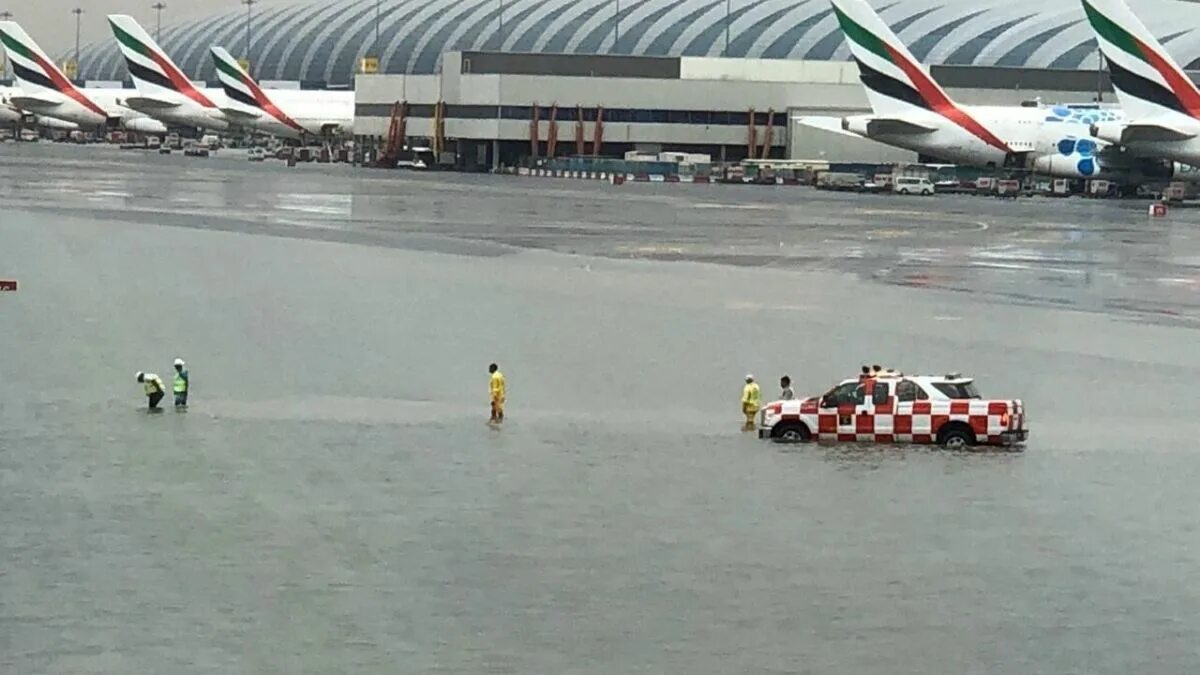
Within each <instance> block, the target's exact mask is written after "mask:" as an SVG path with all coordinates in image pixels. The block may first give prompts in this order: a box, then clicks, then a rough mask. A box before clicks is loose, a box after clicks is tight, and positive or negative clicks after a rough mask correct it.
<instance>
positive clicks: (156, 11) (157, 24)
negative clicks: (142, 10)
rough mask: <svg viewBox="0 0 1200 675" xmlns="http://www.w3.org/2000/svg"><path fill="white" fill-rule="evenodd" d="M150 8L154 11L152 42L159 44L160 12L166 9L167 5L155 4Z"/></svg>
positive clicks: (160, 29) (160, 30)
mask: <svg viewBox="0 0 1200 675" xmlns="http://www.w3.org/2000/svg"><path fill="white" fill-rule="evenodd" d="M150 8H151V9H153V10H154V14H155V16H154V41H155V42H158V43H160V44H161V43H162V11H163V10H164V9H166V8H167V3H165V2H156V3H154V4H153V5H150Z"/></svg>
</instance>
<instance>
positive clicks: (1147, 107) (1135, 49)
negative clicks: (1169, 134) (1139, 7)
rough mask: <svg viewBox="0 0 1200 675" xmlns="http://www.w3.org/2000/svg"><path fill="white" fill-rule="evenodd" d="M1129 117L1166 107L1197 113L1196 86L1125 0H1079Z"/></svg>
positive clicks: (1199, 108) (1190, 114)
mask: <svg viewBox="0 0 1200 675" xmlns="http://www.w3.org/2000/svg"><path fill="white" fill-rule="evenodd" d="M1082 2H1083V10H1084V12H1085V13H1086V14H1087V18H1088V22H1089V23H1090V24H1091V26H1092V30H1093V32H1095V33H1096V39H1097V40H1099V42H1100V50H1101V52H1102V53H1103V54H1104V58H1105V60H1106V61H1107V62H1108V69H1109V73H1111V75H1112V82H1113V88H1115V89H1116V90H1117V95H1118V97H1119V98H1120V99H1121V106H1122V107H1123V108H1124V109H1125V113H1126V114H1127V115H1128V116H1129V117H1130V118H1146V117H1155V116H1158V117H1162V116H1164V115H1169V114H1170V113H1171V112H1175V113H1179V114H1181V115H1186V116H1188V117H1193V118H1198V119H1200V91H1198V90H1197V88H1196V85H1195V84H1193V83H1192V81H1191V79H1189V78H1188V76H1187V75H1185V74H1184V72H1183V69H1182V68H1180V67H1179V64H1177V63H1175V60H1174V59H1172V58H1171V56H1170V55H1169V54H1168V53H1167V50H1165V49H1163V46H1162V44H1160V43H1159V42H1158V40H1156V39H1155V38H1154V36H1153V35H1152V34H1151V33H1150V31H1149V30H1147V28H1146V26H1145V24H1143V23H1142V22H1141V20H1140V19H1138V18H1137V15H1136V14H1134V13H1133V11H1132V10H1130V9H1129V6H1128V5H1127V4H1125V2H1124V0H1082Z"/></svg>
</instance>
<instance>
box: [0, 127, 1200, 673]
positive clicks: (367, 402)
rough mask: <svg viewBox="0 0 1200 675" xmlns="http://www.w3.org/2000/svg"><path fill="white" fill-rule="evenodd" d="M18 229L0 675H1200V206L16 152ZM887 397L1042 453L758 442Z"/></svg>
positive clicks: (6, 344)
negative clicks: (921, 396)
mask: <svg viewBox="0 0 1200 675" xmlns="http://www.w3.org/2000/svg"><path fill="white" fill-rule="evenodd" d="M0 200H2V201H0V203H2V204H3V205H4V207H3V208H4V210H3V211H2V212H0V278H15V279H18V280H19V281H20V284H21V285H20V291H19V292H17V293H6V294H0V344H2V345H3V352H0V375H2V376H0V512H3V513H4V517H3V519H0V552H2V553H3V556H4V557H3V560H4V564H3V565H2V566H0V607H2V608H3V611H2V612H0V670H3V671H4V672H13V673H91V672H95V673H101V672H104V673H109V672H164V673H165V672H170V673H192V672H197V673H198V672H254V673H289V674H291V673H330V672H355V673H397V672H404V673H408V672H412V673H430V672H435V673H597V674H600V673H605V674H607V673H631V672H645V673H683V672H691V673H856V674H857V673H865V674H871V675H874V674H879V675H885V674H886V675H893V674H897V673H912V674H914V675H915V674H918V673H921V674H925V673H967V672H971V673H1011V674H1013V675H1018V674H1020V675H1025V674H1028V673H1054V674H1056V675H1058V674H1062V673H1102V674H1110V673H1111V674H1113V675H1117V674H1122V675H1123V674H1127V673H1150V672H1155V673H1158V672H1161V673H1184V672H1195V671H1196V670H1197V669H1198V668H1200V619H1197V618H1196V617H1197V616H1198V615H1200V588H1198V587H1197V586H1196V585H1195V583H1194V582H1193V581H1192V579H1193V577H1195V572H1196V570H1197V569H1200V538H1198V536H1197V531H1196V530H1197V528H1196V523H1195V521H1196V514H1197V512H1198V508H1197V500H1196V497H1195V485H1196V484H1197V482H1198V481H1200V469H1198V468H1197V458H1198V455H1197V447H1196V443H1195V440H1194V439H1196V438H1198V437H1200V419H1197V417H1196V415H1195V413H1194V411H1195V410H1196V408H1197V395H1196V393H1195V389H1196V387H1195V385H1194V382H1195V380H1196V378H1197V377H1200V352H1198V351H1197V350H1196V349H1195V348H1194V344H1195V341H1196V338H1197V335H1198V333H1197V331H1196V328H1197V326H1198V325H1200V324H1198V323H1197V322H1198V321H1200V304H1198V301H1197V298H1198V297H1200V296H1198V295H1197V293H1198V291H1197V284H1200V238H1198V237H1197V235H1196V233H1197V232H1198V231H1200V229H1198V228H1200V211H1193V210H1189V209H1182V210H1175V211H1173V212H1172V213H1171V214H1170V215H1169V216H1168V217H1167V218H1165V219H1157V220H1150V219H1148V218H1147V217H1146V215H1145V203H1144V202H1089V201H1084V200H1064V201H1052V200H1024V201H1018V202H1015V203H1012V202H1006V203H1001V202H997V201H992V200H987V199H978V198H967V197H937V198H933V199H919V198H908V199H904V198H898V197H892V196H876V197H868V196H851V195H831V194H823V193H817V192H814V191H811V190H809V189H807V188H768V189H763V188H753V187H746V188H741V187H738V188H732V187H726V186H679V185H626V186H622V187H612V186H607V185H604V184H593V183H589V182H566V181H539V180H534V179H525V180H522V179H515V178H496V177H489V176H449V175H442V176H432V175H416V174H403V173H379V172H371V171H365V170H352V169H349V168H346V167H318V166H305V167H298V168H296V169H292V170H288V169H286V168H284V167H282V166H274V165H267V166H254V165H250V164H248V163H246V162H244V161H236V160H233V159H220V158H218V159H213V160H191V159H184V158H181V157H159V156H157V155H141V154H130V153H119V152H117V151H114V150H108V149H98V148H64V147H45V146H42V147H17V146H13V145H5V146H0ZM714 263H715V264H714ZM176 356H180V357H183V358H185V359H187V360H188V363H189V368H190V370H191V377H192V383H193V388H192V393H191V397H192V400H191V403H192V406H191V409H190V410H189V411H188V412H187V413H176V412H174V411H170V410H169V411H167V412H165V413H163V414H160V415H153V416H151V415H147V414H145V412H144V411H142V409H141V407H142V406H143V405H144V403H143V399H142V397H141V395H140V386H139V385H138V384H137V383H136V382H135V381H134V373H135V372H136V371H139V370H148V371H154V372H157V373H159V374H161V375H163V376H164V378H166V377H167V375H169V372H170V370H171V365H170V364H171V360H172V359H174V358H175V357H176ZM490 361H497V362H499V364H500V365H501V368H502V369H503V370H504V372H505V374H506V376H507V378H508V383H509V406H508V408H509V410H508V416H509V420H508V422H506V424H505V426H504V428H503V429H500V430H494V429H490V428H489V427H488V426H487V425H486V424H485V421H486V415H487V412H486V405H487V400H486V399H487V389H486V387H487V373H486V366H487V364H488V363H489V362H490ZM864 361H869V362H881V363H884V364H886V365H893V366H897V367H901V368H903V369H905V370H907V371H929V372H942V371H946V370H960V371H963V372H966V373H970V374H973V375H975V376H976V377H977V378H978V384H979V387H980V389H981V390H982V391H983V392H984V394H985V395H994V396H1001V397H1009V396H1011V397H1020V398H1023V399H1024V401H1025V403H1026V406H1027V409H1028V410H1029V413H1030V417H1031V429H1032V437H1031V440H1030V443H1029V445H1028V447H1027V449H1026V451H1025V452H1021V453H1011V452H1004V453H982V454H953V453H946V452H940V451H928V450H918V449H901V448H882V449H879V448H874V449H869V448H841V449H838V448H828V447H790V448H785V447H778V446H773V445H769V444H764V443H761V442H759V441H757V440H756V439H753V438H751V437H749V436H747V435H742V434H739V433H738V431H737V429H738V427H739V422H740V419H739V418H740V414H739V405H738V397H739V394H740V387H741V378H742V375H743V374H744V373H746V372H747V371H750V372H753V373H755V374H757V375H758V376H759V378H760V379H761V380H762V381H763V383H764V390H765V391H766V393H767V394H768V395H770V394H772V393H774V387H772V386H771V385H772V384H773V383H774V381H775V380H776V379H777V377H778V376H779V375H781V374H783V373H784V372H787V373H789V374H790V375H791V376H792V379H793V380H794V381H795V382H796V388H797V390H798V392H800V393H804V394H812V393H819V392H821V391H823V390H825V389H826V388H828V386H829V385H830V384H832V383H833V382H834V381H836V380H838V379H841V378H843V377H846V376H848V375H851V374H852V373H853V372H854V371H855V370H856V369H857V367H858V365H859V364H861V363H863V362H864Z"/></svg>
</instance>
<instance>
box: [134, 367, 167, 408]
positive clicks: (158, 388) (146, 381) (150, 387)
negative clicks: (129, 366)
mask: <svg viewBox="0 0 1200 675" xmlns="http://www.w3.org/2000/svg"><path fill="white" fill-rule="evenodd" d="M137 381H138V382H140V383H141V385H142V392H143V393H145V394H146V401H147V402H148V403H149V404H150V411H151V412H153V411H155V410H158V409H159V408H158V402H159V401H161V400H162V399H163V396H166V395H167V387H166V385H164V384H163V381H162V378H161V377H159V376H158V375H155V374H154V373H143V372H138V374H137Z"/></svg>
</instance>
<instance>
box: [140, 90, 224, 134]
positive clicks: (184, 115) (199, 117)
mask: <svg viewBox="0 0 1200 675" xmlns="http://www.w3.org/2000/svg"><path fill="white" fill-rule="evenodd" d="M199 91H200V93H201V94H203V95H204V97H206V98H207V99H208V100H209V101H211V102H212V103H213V104H214V105H215V106H217V107H212V108H210V107H208V106H205V105H202V104H200V103H198V102H196V101H194V100H192V99H191V98H188V97H187V96H183V95H182V94H178V93H175V92H166V91H164V92H161V93H160V92H155V93H154V95H153V97H145V96H143V95H141V94H140V93H138V92H133V91H131V92H130V93H129V95H128V97H127V98H126V99H125V105H127V106H129V107H130V108H132V109H134V110H137V111H138V112H140V113H144V114H146V115H149V116H150V117H152V118H154V119H156V120H159V121H160V122H163V123H164V124H166V125H168V126H180V127H199V128H201V129H207V130H209V131H225V130H227V129H229V126H230V124H229V119H228V118H227V117H226V116H225V113H223V112H221V110H220V105H221V104H222V103H223V102H224V100H225V92H223V91H222V90H220V89H201V90H199Z"/></svg>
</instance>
